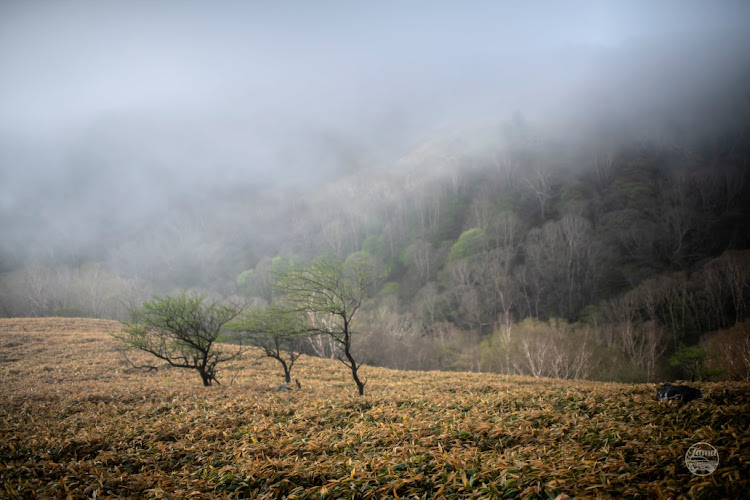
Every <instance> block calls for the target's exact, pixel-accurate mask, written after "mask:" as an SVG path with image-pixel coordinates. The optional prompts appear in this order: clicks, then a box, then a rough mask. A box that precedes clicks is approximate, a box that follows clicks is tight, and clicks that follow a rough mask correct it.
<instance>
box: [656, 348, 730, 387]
mask: <svg viewBox="0 0 750 500" xmlns="http://www.w3.org/2000/svg"><path fill="white" fill-rule="evenodd" d="M707 361H708V351H707V350H706V349H704V348H702V347H700V346H697V345H692V346H686V345H685V344H680V347H679V348H678V349H677V351H675V353H674V354H673V355H672V356H670V357H669V365H670V366H672V367H673V368H677V369H678V370H679V371H680V375H682V376H683V378H685V379H690V381H692V382H695V379H696V378H698V379H699V380H704V379H707V378H710V377H711V376H713V375H718V374H719V373H720V371H719V370H716V369H709V368H708V367H707V366H706V362H707Z"/></svg>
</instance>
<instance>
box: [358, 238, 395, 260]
mask: <svg viewBox="0 0 750 500" xmlns="http://www.w3.org/2000/svg"><path fill="white" fill-rule="evenodd" d="M362 251H363V252H365V253H368V254H370V255H372V256H373V257H375V258H376V259H380V260H381V261H383V262H387V261H388V259H389V257H390V255H389V253H388V246H387V245H386V243H385V236H383V235H382V234H379V235H372V236H368V237H367V238H365V241H363V242H362Z"/></svg>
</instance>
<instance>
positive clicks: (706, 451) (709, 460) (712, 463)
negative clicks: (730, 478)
mask: <svg viewBox="0 0 750 500" xmlns="http://www.w3.org/2000/svg"><path fill="white" fill-rule="evenodd" d="M685 465H687V468H688V469H689V470H690V472H692V473H693V474H695V475H696V476H708V475H709V474H711V473H712V472H713V471H715V470H716V468H717V467H718V466H719V452H718V451H716V448H714V447H713V446H711V445H710V444H708V443H704V442H703V441H701V442H700V443H695V444H694V445H693V446H691V447H690V448H688V451H687V453H685Z"/></svg>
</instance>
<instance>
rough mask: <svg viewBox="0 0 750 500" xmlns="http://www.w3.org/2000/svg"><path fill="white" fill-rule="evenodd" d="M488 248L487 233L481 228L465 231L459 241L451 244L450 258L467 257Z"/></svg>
mask: <svg viewBox="0 0 750 500" xmlns="http://www.w3.org/2000/svg"><path fill="white" fill-rule="evenodd" d="M486 249H487V235H486V234H484V231H482V229H481V228H478V227H474V228H471V229H469V230H467V231H464V232H463V233H462V234H461V236H460V237H459V238H458V241H456V243H454V244H453V246H451V250H450V255H449V258H450V259H451V260H453V259H466V258H468V257H471V256H472V255H476V254H478V253H479V252H482V251H484V250H486Z"/></svg>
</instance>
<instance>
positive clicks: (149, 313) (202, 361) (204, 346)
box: [113, 292, 242, 386]
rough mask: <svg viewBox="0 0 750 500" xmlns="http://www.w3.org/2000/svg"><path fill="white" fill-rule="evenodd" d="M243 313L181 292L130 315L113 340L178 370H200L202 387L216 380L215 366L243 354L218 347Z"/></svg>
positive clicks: (142, 305)
mask: <svg viewBox="0 0 750 500" xmlns="http://www.w3.org/2000/svg"><path fill="white" fill-rule="evenodd" d="M239 313H240V309H239V308H238V307H236V306H233V305H224V304H220V303H219V302H218V301H215V300H208V299H207V298H206V296H205V295H188V294H187V293H185V292H182V293H180V294H178V295H176V296H174V297H172V296H169V295H167V296H164V297H154V298H153V300H150V301H147V302H144V303H143V304H141V306H140V307H136V308H134V309H132V310H131V311H130V321H129V322H127V323H124V326H125V327H124V328H123V331H122V332H121V333H117V334H114V335H113V336H114V337H115V338H116V339H117V340H119V341H120V342H121V343H122V344H123V345H124V346H125V347H127V348H134V349H139V350H141V351H144V352H147V353H149V354H152V355H154V356H156V357H157V358H159V359H161V360H164V361H166V362H167V363H169V364H170V365H171V366H174V367H177V368H188V369H193V370H197V371H198V373H199V374H200V376H201V379H202V380H203V385H205V386H210V385H212V383H213V382H217V383H218V380H217V379H216V366H217V365H218V364H219V363H222V362H225V361H229V360H231V359H234V358H236V357H237V356H239V355H240V354H241V352H242V350H241V349H234V350H233V351H232V352H230V351H225V350H224V349H222V348H221V347H219V346H218V345H217V342H218V341H219V340H220V336H221V332H222V328H223V327H224V326H225V325H226V324H227V323H229V322H230V321H232V320H233V319H234V318H235V317H236V316H237V315H238V314H239Z"/></svg>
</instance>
